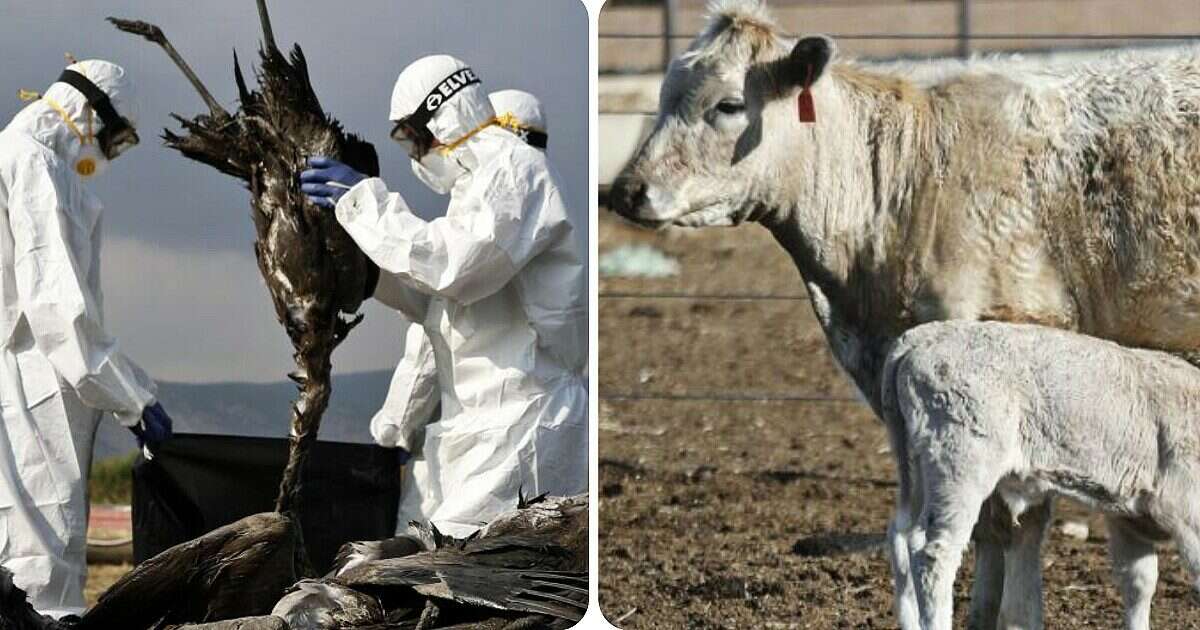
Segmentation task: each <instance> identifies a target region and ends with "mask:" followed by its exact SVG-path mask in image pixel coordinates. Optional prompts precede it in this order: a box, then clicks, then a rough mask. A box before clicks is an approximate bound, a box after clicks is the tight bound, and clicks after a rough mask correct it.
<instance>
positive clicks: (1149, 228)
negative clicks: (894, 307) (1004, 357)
mask: <svg viewBox="0 0 1200 630" xmlns="http://www.w3.org/2000/svg"><path fill="white" fill-rule="evenodd" d="M927 87H928V89H929V90H930V93H931V94H932V95H933V96H934V98H935V101H934V102H935V103H936V105H935V111H936V112H937V113H938V120H937V122H936V124H937V127H938V130H937V131H936V132H935V133H936V137H937V143H936V146H937V147H938V148H939V150H940V151H941V155H942V160H941V162H940V166H938V167H937V169H938V170H937V171H936V172H935V173H933V175H934V176H933V177H930V178H929V181H930V182H931V184H930V185H927V186H925V187H923V188H922V190H921V192H920V197H919V199H918V204H917V207H918V212H919V214H921V215H922V216H923V217H924V220H926V221H928V222H930V223H931V224H932V225H933V228H932V230H931V232H932V233H933V234H935V237H934V238H932V239H929V240H928V242H927V245H925V247H926V251H925V252H923V256H921V257H920V260H921V261H922V265H923V267H922V270H921V275H924V276H925V278H926V279H927V281H926V282H925V283H923V284H922V290H921V292H920V293H919V294H918V295H916V296H914V305H913V310H914V312H915V313H916V314H917V316H918V319H920V320H930V319H942V318H971V319H975V318H983V319H998V320H1009V321H1013V320H1015V321H1029V322H1037V323H1043V324H1048V325H1052V326H1057V327H1064V328H1073V329H1079V330H1081V331H1084V332H1087V333H1090V334H1094V335H1097V336H1101V337H1106V338H1110V339H1114V340H1116V341H1120V342H1122V343H1125V344H1128V345H1137V346H1147V347H1155V348H1163V349H1171V350H1195V349H1198V348H1200V47H1190V48H1184V49H1175V50H1173V51H1169V52H1163V51H1155V52H1146V53H1124V54H1121V55H1117V56H1113V57H1110V58H1108V59H1107V60H1106V61H1104V62H1099V61H1092V62H1086V63H1076V64H1071V63H1049V64H1045V65H1033V64H1031V63H1029V62H1021V61H1014V62H1011V63H1010V64H1008V65H1007V66H1006V65H1005V64H1001V63H995V64H988V63H984V64H981V67H980V68H977V69H974V70H969V71H965V72H963V73H961V74H957V75H952V76H948V77H944V78H943V79H942V80H940V81H938V82H936V83H933V84H931V85H929V86H927Z"/></svg>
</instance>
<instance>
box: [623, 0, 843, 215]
mask: <svg viewBox="0 0 1200 630" xmlns="http://www.w3.org/2000/svg"><path fill="white" fill-rule="evenodd" d="M833 54H834V45H833V42H832V40H830V39H829V38H826V37H806V38H804V39H801V40H800V41H799V42H795V43H793V42H791V41H789V40H787V39H786V38H785V37H784V36H783V35H782V34H780V33H779V31H778V29H777V28H776V26H775V24H774V23H773V22H772V21H771V18H770V17H769V16H768V15H767V13H766V10H765V8H764V7H763V6H762V4H761V3H760V2H757V1H746V0H727V1H724V2H717V3H715V4H714V5H713V6H712V15H711V17H710V19H709V23H708V26H707V27H706V28H705V30H704V31H703V32H702V33H701V34H700V35H699V36H698V37H697V38H696V39H695V41H693V42H692V44H691V45H690V46H689V47H688V50H687V51H686V52H685V53H683V54H682V55H680V56H679V57H678V58H676V59H675V60H674V61H672V62H671V65H670V68H669V69H668V71H667V76H666V78H665V80H664V81H663V85H662V90H661V92H660V94H659V111H658V118H657V120H656V123H655V127H654V131H653V132H652V133H651V135H650V137H649V138H647V140H646V142H645V143H644V144H643V145H642V147H641V148H640V149H639V150H638V153H637V154H636V155H635V156H634V158H633V160H631V161H630V163H629V164H628V165H626V167H625V169H624V170H623V171H622V172H621V174H620V176H619V177H618V178H617V179H616V181H614V182H613V189H612V194H611V197H610V199H611V202H610V203H611V206H612V209H613V210H615V211H616V212H618V213H619V214H621V215H622V216H624V217H625V218H627V219H629V220H631V221H634V222H636V223H639V224H642V225H645V226H649V227H663V226H666V225H682V226H693V227H694V226H704V225H737V224H738V223H741V222H742V221H745V220H747V219H753V218H756V214H757V213H759V212H761V211H762V210H763V209H764V207H763V206H764V203H765V202H764V199H763V197H762V194H761V193H762V192H763V190H762V189H763V188H764V183H763V182H766V181H770V180H771V179H775V181H776V182H778V181H779V177H773V175H778V174H779V172H780V167H781V166H782V165H786V164H787V163H788V162H789V161H792V160H794V159H795V156H791V155H786V154H784V153H785V151H784V148H783V147H782V146H780V143H772V142H769V141H767V140H766V139H764V135H765V136H767V137H768V138H769V136H770V135H771V134H774V133H778V132H779V131H780V130H786V129H792V128H793V127H795V126H800V125H803V124H804V123H801V122H799V120H798V117H797V95H798V93H799V92H800V91H801V90H802V89H803V88H804V86H806V85H808V86H809V89H810V90H812V91H813V93H814V94H816V93H817V91H818V90H820V89H821V86H822V83H821V82H820V79H821V77H822V76H823V75H824V71H825V68H826V66H827V64H828V63H829V60H830V59H831V57H832V56H833ZM776 187H778V186H776Z"/></svg>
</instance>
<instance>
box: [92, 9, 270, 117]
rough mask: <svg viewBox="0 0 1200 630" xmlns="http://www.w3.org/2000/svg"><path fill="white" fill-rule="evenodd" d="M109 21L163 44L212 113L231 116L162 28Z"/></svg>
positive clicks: (216, 115) (138, 22) (133, 21)
mask: <svg viewBox="0 0 1200 630" xmlns="http://www.w3.org/2000/svg"><path fill="white" fill-rule="evenodd" d="M260 2H261V0H260ZM108 21H109V22H112V23H113V25H114V26H116V27H117V28H118V29H120V30H122V31H125V32H126V33H132V34H134V35H140V36H141V37H144V38H145V39H147V40H149V41H151V42H154V43H155V44H158V45H159V46H162V49H163V50H165V51H166V52H167V56H168V57H170V58H171V61H174V62H175V65H176V66H179V69H180V70H182V71H183V75H184V76H185V77H187V80H188V81H190V82H191V84H192V87H194V88H196V91H197V92H199V93H200V98H202V99H204V103H205V104H206V105H208V109H209V111H211V112H212V115H213V116H214V117H216V118H222V117H224V118H230V116H229V112H227V111H225V108H224V107H221V104H220V103H218V102H217V99H215V98H213V95H212V93H211V92H209V91H208V88H206V87H204V83H202V82H201V81H200V77H198V76H196V73H195V72H192V67H191V66H189V65H188V62H186V61H184V60H183V56H182V55H180V54H179V51H177V50H175V47H174V46H172V45H171V42H169V41H167V36H166V35H163V32H162V29H161V28H158V27H157V26H155V25H153V24H150V23H149V22H142V21H140V20H122V19H118V18H114V17H110V18H108Z"/></svg>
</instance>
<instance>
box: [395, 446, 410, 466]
mask: <svg viewBox="0 0 1200 630" xmlns="http://www.w3.org/2000/svg"><path fill="white" fill-rule="evenodd" d="M396 450H397V451H399V453H397V455H396V459H398V460H400V465H401V466H403V465H405V464H407V463H408V460H410V459H412V453H409V452H408V451H407V450H405V449H404V448H403V447H400V446H397V447H396Z"/></svg>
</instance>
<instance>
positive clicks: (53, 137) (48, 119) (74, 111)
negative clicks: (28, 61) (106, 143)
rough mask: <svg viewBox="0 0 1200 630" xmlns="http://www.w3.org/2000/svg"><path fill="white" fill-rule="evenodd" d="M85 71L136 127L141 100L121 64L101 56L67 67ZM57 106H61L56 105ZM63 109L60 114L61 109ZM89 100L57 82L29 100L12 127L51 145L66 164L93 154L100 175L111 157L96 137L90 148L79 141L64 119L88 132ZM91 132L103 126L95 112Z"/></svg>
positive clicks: (77, 91) (79, 71)
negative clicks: (99, 147) (98, 145)
mask: <svg viewBox="0 0 1200 630" xmlns="http://www.w3.org/2000/svg"><path fill="white" fill-rule="evenodd" d="M67 69H68V70H74V71H75V72H78V73H79V74H82V75H83V76H84V77H86V78H87V79H88V80H89V81H91V82H92V83H94V84H95V85H96V87H98V88H100V90H101V91H102V92H104V93H105V94H106V95H107V96H108V98H109V100H110V101H111V102H112V104H113V107H114V108H115V109H116V110H117V113H118V114H120V115H121V116H123V117H124V118H125V119H126V120H128V121H129V123H130V124H131V125H133V126H135V127H136V126H137V124H138V115H139V113H140V107H139V100H138V97H137V91H136V89H135V87H134V85H133V81H132V80H131V79H130V78H129V76H128V75H127V74H126V72H125V69H124V68H122V67H121V66H119V65H117V64H115V63H112V62H109V61H103V60H100V59H89V60H86V61H79V62H76V63H73V64H71V65H70V66H67ZM55 105H57V106H58V108H56V107H55ZM59 108H61V110H62V111H61V113H60V111H59ZM88 110H89V108H88V103H87V98H85V97H84V95H83V94H82V93H81V92H79V90H77V89H75V88H74V87H72V86H70V85H67V84H66V83H61V82H57V81H56V82H54V83H53V84H51V85H50V87H49V88H47V89H46V91H45V92H43V93H42V95H41V98H39V99H38V100H36V101H34V102H32V103H30V104H29V105H27V106H26V107H25V108H24V109H22V110H21V111H20V112H18V113H17V115H16V116H15V117H14V118H13V120H12V122H11V123H9V128H10V129H14V130H19V131H23V132H25V133H27V134H29V135H30V136H32V137H33V138H34V139H35V140H37V141H38V142H39V143H41V144H43V145H45V146H46V147H48V148H50V150H51V151H53V152H54V154H55V155H57V156H58V157H59V158H60V159H62V160H63V161H64V162H65V163H67V164H69V165H71V166H72V169H73V170H74V166H75V165H76V164H77V163H78V162H79V160H80V158H82V157H85V154H87V157H91V158H93V159H94V160H95V163H96V173H95V174H99V173H101V172H103V171H104V169H105V168H106V167H107V166H108V160H107V159H106V158H105V157H104V155H103V154H101V153H100V152H99V151H96V150H95V149H96V144H95V140H94V139H93V140H92V143H91V145H90V147H91V148H90V149H89V148H88V147H87V146H85V145H84V144H83V142H81V141H80V138H79V137H78V136H77V135H75V133H74V132H73V131H72V130H71V125H68V124H67V122H66V120H64V118H63V113H65V114H66V117H67V119H68V120H70V122H71V124H72V125H74V126H75V128H76V129H77V130H78V131H80V132H81V133H83V134H84V135H85V136H86V135H87V133H88V118H89V116H88ZM91 124H92V133H93V135H94V134H98V133H99V132H100V129H101V128H102V127H103V123H102V122H101V121H100V118H99V117H98V116H96V115H95V114H94V113H93V114H92V116H91Z"/></svg>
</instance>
